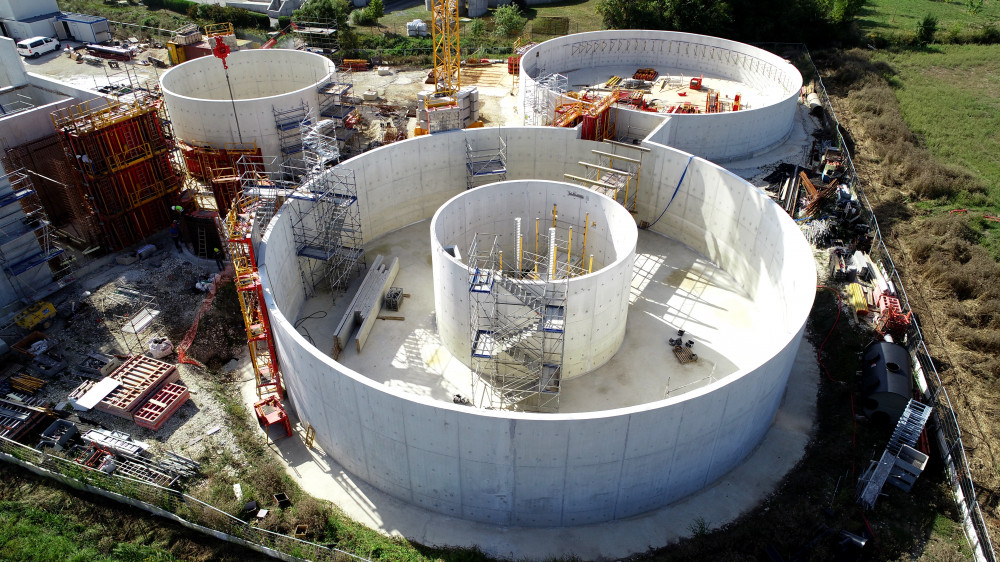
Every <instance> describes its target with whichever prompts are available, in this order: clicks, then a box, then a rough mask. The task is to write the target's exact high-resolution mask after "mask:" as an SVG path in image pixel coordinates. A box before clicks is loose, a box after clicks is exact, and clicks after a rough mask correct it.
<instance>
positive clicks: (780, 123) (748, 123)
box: [520, 29, 802, 161]
mask: <svg viewBox="0 0 1000 562" xmlns="http://www.w3.org/2000/svg"><path fill="white" fill-rule="evenodd" d="M637 68H653V69H654V70H657V71H658V72H659V73H660V74H669V75H673V76H675V77H679V78H681V79H683V81H684V82H686V81H687V80H689V79H691V78H696V77H699V76H704V78H705V80H709V79H711V78H718V79H722V80H726V81H730V82H735V83H736V85H738V88H739V89H736V90H735V91H733V92H730V94H736V93H741V94H742V95H743V99H744V100H745V101H746V102H749V103H750V108H749V109H744V110H740V111H730V112H725V113H702V114H679V113H673V114H666V113H651V112H648V111H639V110H634V109H625V108H624V107H623V106H621V105H619V106H617V115H616V119H615V127H616V134H615V135H614V136H615V138H619V139H621V138H629V139H642V138H648V139H649V140H653V141H655V142H659V143H662V144H665V145H667V146H671V147H673V148H677V149H679V150H683V151H685V152H690V153H691V154H695V155H697V156H701V157H702V158H706V159H708V160H712V161H732V160H737V159H741V158H747V157H751V156H754V155H756V154H760V153H762V152H766V151H767V150H769V149H770V148H773V147H774V146H776V145H778V144H780V143H781V142H783V141H784V140H785V139H786V138H787V137H788V134H789V133H790V131H791V129H792V125H793V122H794V119H795V108H796V104H797V103H798V98H799V94H800V91H801V89H802V74H801V73H799V71H798V69H796V68H795V66H794V65H792V64H791V63H790V62H789V61H787V60H785V59H783V58H781V57H779V56H778V55H776V54H774V53H771V52H768V51H765V50H763V49H759V48H757V47H753V46H751V45H746V44H744V43H738V42H736V41H729V40H728V39H721V38H719V37H710V36H707V35H696V34H693V33H681V32H676V31H651V30H637V29H628V30H612V31H592V32H587V33H576V34H573V35H566V36H563V37H557V38H555V39H550V40H548V41H545V42H544V43H540V44H538V45H535V46H534V47H532V48H531V49H528V50H527V51H526V52H525V53H524V56H523V57H522V58H521V64H520V80H521V88H520V92H521V93H520V99H521V102H522V104H521V105H522V114H523V115H525V116H526V117H527V116H528V115H529V112H531V111H532V110H531V107H534V106H535V104H536V103H537V102H536V99H537V98H538V97H540V96H544V95H549V96H550V94H545V93H544V92H543V91H542V90H540V89H537V88H536V86H535V85H536V81H538V80H540V79H542V78H544V77H546V76H550V75H552V74H562V75H566V76H568V78H569V81H568V87H569V88H570V89H572V90H576V89H579V88H580V85H581V83H589V81H588V80H587V78H593V77H594V76H595V75H596V74H601V71H602V70H605V71H606V72H603V74H601V76H602V78H601V80H606V79H607V78H610V77H611V76H612V75H613V74H614V75H620V76H623V77H631V76H632V73H633V72H635V70H636V69H637ZM679 87H681V88H682V89H683V88H684V87H686V84H685V85H683V86H679ZM572 101H574V100H571V99H567V98H565V97H564V98H563V99H561V100H557V99H553V100H552V101H550V103H549V108H550V113H551V108H552V107H555V106H556V105H558V104H560V103H566V102H572ZM647 135H648V137H647Z"/></svg>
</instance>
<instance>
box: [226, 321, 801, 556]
mask: <svg viewBox="0 0 1000 562" xmlns="http://www.w3.org/2000/svg"><path fill="white" fill-rule="evenodd" d="M815 359H816V351H815V349H813V347H812V346H811V345H809V343H808V342H806V341H803V342H802V345H801V346H800V347H799V351H798V354H797V355H796V357H795V364H794V365H793V367H792V371H791V375H790V377H789V380H788V385H787V390H786V393H785V398H784V399H783V400H782V403H781V406H780V408H779V409H778V412H777V414H776V415H775V419H774V423H773V424H772V425H771V427H770V429H769V430H768V432H767V434H766V436H765V437H764V439H763V440H762V441H761V443H760V445H759V446H758V447H757V448H756V449H754V451H753V452H752V453H751V454H750V455H749V456H748V457H747V459H746V460H745V461H744V462H743V463H742V464H740V465H739V466H737V467H736V468H734V469H733V470H731V471H729V472H728V473H726V475H725V476H723V477H722V478H720V479H719V480H718V481H716V482H714V483H713V484H711V485H709V486H707V487H705V488H703V489H702V490H700V491H698V492H695V493H693V494H691V495H689V496H687V497H685V498H684V499H682V500H680V501H677V502H674V503H672V504H669V505H667V506H665V507H661V508H658V509H655V510H652V511H649V512H646V513H643V514H641V515H637V516H635V517H630V518H628V519H624V520H618V521H610V522H607V523H600V524H593V525H581V526H577V527H497V526H495V525H490V524H486V523H478V522H475V521H468V520H465V519H460V518H457V517H451V516H448V515H444V514H441V513H437V512H434V511H430V510H428V509H424V508H422V507H420V506H417V505H414V504H413V503H410V502H407V501H403V500H400V499H398V498H395V497H393V496H390V495H388V494H386V493H385V492H382V491H381V490H379V489H377V488H375V487H373V486H372V485H370V484H368V483H367V482H365V481H364V480H363V479H361V478H359V477H358V476H357V475H356V474H353V473H351V472H349V471H347V470H345V469H344V467H343V466H342V465H340V464H339V463H338V462H337V461H336V460H334V459H333V458H332V457H330V456H329V455H328V454H326V453H325V452H324V451H323V450H322V449H319V448H313V449H308V448H306V447H305V445H304V437H305V427H304V423H302V422H301V421H300V420H297V419H296V417H295V415H294V413H293V414H292V422H293V424H294V431H295V433H296V436H295V437H292V438H289V439H281V440H279V441H277V442H275V443H272V444H271V445H270V447H271V448H272V450H274V451H275V452H276V453H277V455H278V457H279V458H280V459H281V460H282V462H283V463H284V464H285V468H286V471H287V472H288V474H289V475H290V476H291V477H292V478H294V479H295V480H296V482H298V483H299V485H300V486H302V489H303V490H305V491H306V492H308V493H309V494H310V495H312V496H314V497H317V498H321V499H325V500H329V501H331V502H333V503H334V504H336V505H337V506H338V507H339V508H340V509H342V510H343V511H344V513H346V514H347V515H348V516H350V517H351V518H352V519H354V520H355V521H359V522H361V523H363V524H364V525H367V526H368V527H370V528H373V529H377V530H379V531H381V532H382V533H385V534H386V535H390V536H396V537H405V538H406V539H409V540H412V541H416V542H418V543H420V544H423V545H430V546H442V547H444V546H464V547H477V548H479V549H480V550H482V551H483V552H484V553H486V554H487V555H490V556H493V557H496V558H501V559H508V560H554V559H573V557H576V559H579V560H621V559H624V558H627V557H628V556H629V555H631V554H636V553H644V552H646V551H648V550H649V549H650V548H659V547H661V546H665V545H668V544H670V543H672V542H675V541H677V540H679V539H681V538H684V537H687V536H690V535H691V530H692V529H693V528H696V526H697V524H698V522H699V521H700V522H704V523H705V524H706V525H707V526H708V527H709V528H711V529H717V528H719V527H722V526H723V525H725V524H727V523H729V522H731V521H733V520H735V519H736V518H737V517H739V516H740V515H742V514H744V513H746V512H747V511H748V510H750V509H752V508H754V507H755V506H757V505H758V504H759V503H760V502H761V501H763V500H765V499H766V498H767V497H768V496H769V495H770V494H771V493H772V492H773V490H774V489H775V488H776V487H777V486H778V484H779V483H780V482H781V480H782V478H783V477H784V475H785V474H786V473H787V472H788V471H789V470H791V469H792V468H793V467H794V466H795V465H796V463H797V462H798V461H799V460H800V459H801V458H802V454H803V452H804V451H805V447H806V445H807V444H808V442H809V439H810V437H811V430H812V428H813V420H814V418H815V409H816V392H817V389H818V386H819V378H820V374H819V370H818V367H817V365H816V360H815ZM243 372H244V381H245V382H246V384H244V386H243V397H244V402H246V403H247V404H253V403H254V402H256V401H257V395H256V393H255V391H254V384H253V370H252V369H251V368H249V366H247V367H246V368H244V369H243Z"/></svg>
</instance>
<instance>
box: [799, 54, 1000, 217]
mask: <svg viewBox="0 0 1000 562" xmlns="http://www.w3.org/2000/svg"><path fill="white" fill-rule="evenodd" d="M817 59H818V60H817V63H818V64H820V65H821V66H828V67H830V68H832V69H835V70H833V72H832V73H831V75H830V76H828V77H827V78H826V80H825V81H826V82H827V86H828V87H829V88H830V89H831V90H833V91H834V93H836V91H837V90H840V91H841V93H842V94H844V95H845V96H846V102H847V103H846V106H847V108H848V109H849V110H850V111H851V113H852V114H853V115H854V116H855V117H856V118H857V119H856V128H855V131H854V133H855V134H861V135H863V136H865V137H866V138H867V139H868V140H869V141H870V147H869V148H870V149H871V152H872V153H873V154H872V155H873V156H875V157H876V158H877V159H879V160H880V161H881V162H880V166H879V167H878V169H879V178H878V179H879V181H880V183H882V184H883V185H886V186H891V187H896V188H898V189H900V190H901V191H902V192H904V193H905V194H907V195H908V196H910V197H913V198H916V199H942V198H947V199H951V198H956V197H959V196H964V197H969V196H970V195H971V194H983V193H985V192H986V186H985V184H984V183H983V182H982V181H980V180H978V179H977V178H975V177H973V176H972V175H971V174H969V173H968V172H966V171H964V170H960V169H958V168H955V167H953V166H948V165H945V164H942V163H940V162H939V161H937V160H935V159H934V158H933V157H932V155H931V154H930V152H929V151H928V150H927V149H926V148H924V147H923V146H922V145H921V144H920V140H919V139H918V138H917V136H916V135H914V134H913V132H911V130H910V127H909V125H908V124H907V123H906V121H905V119H904V118H903V114H902V112H901V111H900V109H899V102H898V101H897V99H896V94H895V93H894V92H893V89H892V87H891V85H890V83H889V80H891V79H892V77H893V75H894V72H893V70H892V68H891V67H890V66H889V65H888V64H886V63H885V62H874V61H872V60H871V58H870V56H869V54H868V53H867V52H866V51H863V50H860V49H854V50H850V51H846V52H838V53H836V54H826V56H823V57H817ZM858 129H860V130H858Z"/></svg>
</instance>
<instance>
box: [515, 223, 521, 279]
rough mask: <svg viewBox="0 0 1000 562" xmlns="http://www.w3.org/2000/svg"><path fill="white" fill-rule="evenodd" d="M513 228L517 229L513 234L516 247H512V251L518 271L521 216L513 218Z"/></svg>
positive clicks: (519, 267)
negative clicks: (515, 257)
mask: <svg viewBox="0 0 1000 562" xmlns="http://www.w3.org/2000/svg"><path fill="white" fill-rule="evenodd" d="M514 230H516V231H517V233H516V234H515V236H516V238H514V240H515V242H514V243H515V244H516V247H515V249H514V253H515V255H516V256H517V271H518V272H519V273H520V271H521V217H517V218H515V219H514Z"/></svg>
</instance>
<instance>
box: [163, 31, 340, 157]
mask: <svg viewBox="0 0 1000 562" xmlns="http://www.w3.org/2000/svg"><path fill="white" fill-rule="evenodd" d="M226 63H227V64H228V65H229V70H228V76H229V81H228V83H227V80H226V74H227V71H226V70H225V69H224V68H223V66H222V61H221V60H219V59H217V58H215V57H201V58H198V59H194V60H190V61H188V62H185V63H183V64H180V65H178V66H175V67H174V68H171V69H170V70H168V71H167V72H165V73H164V74H163V76H162V77H161V78H160V84H161V87H162V90H163V100H164V103H165V104H166V107H167V112H168V113H169V115H170V120H171V124H172V126H173V129H174V135H175V136H176V137H177V139H178V140H181V141H183V142H185V143H187V144H190V145H196V146H205V145H210V146H212V147H215V148H221V147H223V146H224V145H226V144H230V143H251V142H252V143H255V144H256V145H257V147H258V148H260V150H261V154H263V155H265V156H278V155H281V143H280V141H279V135H278V129H277V127H276V118H275V113H276V112H278V113H280V112H286V111H290V110H293V109H295V108H299V107H301V106H302V105H303V104H306V105H308V106H309V108H310V111H311V112H312V113H313V114H314V113H315V111H316V108H317V107H318V106H319V93H318V91H319V88H320V87H321V86H322V85H324V84H326V83H327V82H329V81H331V80H332V79H333V78H334V76H335V68H334V65H333V63H332V62H330V60H329V59H327V58H326V57H323V56H321V55H317V54H315V53H309V52H305V51H292V50H287V49H256V50H247V51H236V52H233V53H231V54H230V55H229V56H228V57H227V58H226ZM230 85H231V86H232V99H230ZM234 106H235V109H236V113H235V114H234V111H233V108H234ZM313 116H315V115H313ZM237 121H238V123H239V124H238V126H237Z"/></svg>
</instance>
